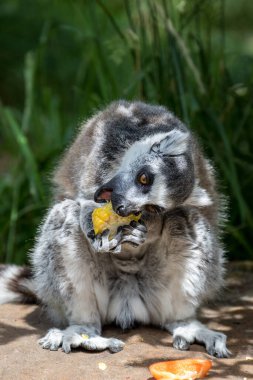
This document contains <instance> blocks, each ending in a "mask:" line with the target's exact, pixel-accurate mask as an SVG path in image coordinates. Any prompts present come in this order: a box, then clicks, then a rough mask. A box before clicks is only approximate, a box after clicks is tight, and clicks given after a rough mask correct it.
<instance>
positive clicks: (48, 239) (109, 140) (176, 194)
mask: <svg viewBox="0 0 253 380" xmlns="http://www.w3.org/2000/svg"><path fill="white" fill-rule="evenodd" d="M143 168H145V170H148V171H149V172H150V175H152V181H153V182H152V184H151V185H150V186H149V187H142V186H140V185H139V184H138V182H136V178H137V177H136V176H137V175H138V173H139V171H140V170H142V169H143ZM54 184H55V203H54V205H53V206H52V207H51V209H50V210H49V212H48V215H47V217H46V218H45V221H44V224H43V225H42V227H41V230H40V233H39V236H38V239H37V244H36V246H35V248H34V251H33V253H32V256H31V260H32V266H33V273H34V281H35V284H36V285H35V291H36V295H37V297H38V298H39V299H40V300H41V302H42V303H43V304H44V305H46V308H47V310H48V312H49V315H50V316H51V318H52V320H53V321H54V323H55V324H58V325H62V326H63V327H65V330H56V329H54V330H50V332H49V333H48V334H47V335H46V336H45V337H44V338H43V339H42V340H41V341H40V343H41V345H42V347H43V348H48V349H53V350H54V349H57V348H58V347H60V346H61V347H62V348H63V350H64V351H65V352H69V351H70V350H71V347H78V346H82V347H84V348H86V349H94V350H96V349H97V350H100V349H105V348H109V349H111V351H118V350H119V349H122V347H123V344H122V342H119V341H116V340H113V339H112V340H110V339H109V340H108V339H107V340H106V339H104V338H101V337H100V338H98V336H99V335H100V334H101V330H102V326H103V325H105V324H107V323H111V322H115V323H116V324H117V325H119V326H121V327H122V328H129V327H131V326H133V325H134V323H135V322H140V323H143V324H152V325H155V326H159V327H162V328H164V329H167V330H168V331H170V332H171V333H172V334H173V339H174V347H176V348H178V349H188V348H189V345H190V344H192V343H193V342H194V341H198V342H200V343H201V344H204V345H205V346H206V349H207V351H208V352H209V353H210V354H212V355H215V356H218V357H225V356H228V350H227V349H226V339H225V336H224V335H223V334H220V333H216V332H213V331H211V330H208V329H207V328H206V327H204V326H203V325H201V324H200V323H199V322H197V321H196V320H195V315H196V312H197V310H198V308H199V307H200V306H201V304H202V303H203V302H205V301H207V300H208V299H211V298H213V296H214V295H215V294H216V292H217V291H218V290H219V289H220V287H221V286H222V284H223V272H224V270H223V262H224V259H223V250H222V247H221V244H220V242H219V214H220V209H221V204H220V201H219V199H220V197H219V195H218V194H217V191H216V185H215V179H214V174H213V169H212V166H211V165H210V163H209V162H208V161H207V160H206V159H205V158H204V157H203V154H202V152H201V149H200V148H199V145H198V142H197V141H196V139H195V137H194V136H193V135H192V134H191V132H190V131H188V129H187V128H186V126H185V125H183V124H182V123H181V122H180V121H179V120H178V119H177V118H176V117H175V116H174V115H173V114H172V113H170V112H169V111H167V110H166V108H164V107H158V106H150V105H147V104H144V103H141V102H132V103H131V102H125V101H119V102H115V103H113V104H111V105H110V106H109V107H108V108H107V109H106V110H105V111H103V112H99V113H98V114H97V115H95V116H94V117H93V118H92V119H90V120H88V121H87V122H86V123H85V124H84V125H83V126H82V127H81V129H80V133H79V135H78V136H77V138H76V140H75V141H74V143H73V144H72V146H71V147H70V148H69V150H68V151H67V152H66V153H65V155H64V156H63V159H62V160H61V163H60V165H59V166H58V168H57V170H56V172H55V176H54ZM108 186H109V187H110V189H111V190H110V191H111V199H112V203H113V207H114V209H115V211H117V212H119V213H120V212H121V211H122V210H123V209H120V208H119V206H122V205H123V206H124V207H125V208H124V212H125V213H126V214H128V213H130V212H131V211H142V220H141V221H140V223H136V224H132V225H131V226H128V227H123V228H122V229H121V230H119V231H118V233H117V235H116V237H115V238H114V239H113V240H112V241H110V240H109V239H108V232H107V231H106V232H105V233H103V234H102V235H100V236H97V237H94V234H93V233H92V223H91V212H92V210H93V209H94V208H95V207H100V204H99V203H95V202H94V194H95V193H96V194H98V193H97V191H98V189H99V194H103V191H104V189H105V188H106V187H108ZM109 194H110V192H109ZM147 206H150V207H151V206H152V207H153V206H156V207H158V206H159V207H158V208H157V209H156V208H155V209H154V210H155V211H156V212H155V213H153V214H151V213H150V209H148V208H147ZM91 326H92V327H91ZM182 326H183V327H182ZM91 328H92V329H93V330H92V331H93V332H94V336H93V337H91V338H90V339H93V338H94V339H95V340H94V339H93V340H94V341H87V342H86V343H85V342H83V339H82V338H81V337H80V336H81V335H80V333H82V332H84V333H87V335H90V334H91V333H90V329H91Z"/></svg>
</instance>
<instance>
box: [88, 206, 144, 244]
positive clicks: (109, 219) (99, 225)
mask: <svg viewBox="0 0 253 380" xmlns="http://www.w3.org/2000/svg"><path fill="white" fill-rule="evenodd" d="M140 217H141V214H139V215H134V214H130V215H128V216H126V217H123V216H119V215H118V214H116V213H115V212H114V211H113V208H112V203H111V202H109V203H106V205H104V206H103V207H99V208H96V209H95V210H94V211H93V213H92V223H93V228H94V232H95V235H97V234H101V233H102V232H103V231H105V230H107V229H109V230H110V237H112V236H113V235H114V234H115V233H116V232H117V228H118V227H119V226H125V225H128V224H130V222H131V221H132V220H135V221H136V222H138V220H139V219H140Z"/></svg>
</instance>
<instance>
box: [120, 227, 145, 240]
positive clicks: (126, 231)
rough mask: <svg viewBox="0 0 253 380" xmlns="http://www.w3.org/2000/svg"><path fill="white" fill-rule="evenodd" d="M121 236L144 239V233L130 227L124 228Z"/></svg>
mask: <svg viewBox="0 0 253 380" xmlns="http://www.w3.org/2000/svg"><path fill="white" fill-rule="evenodd" d="M122 234H123V236H125V235H133V236H136V237H139V238H144V237H145V235H146V232H144V231H142V230H139V229H138V228H134V227H132V226H124V228H123V230H122Z"/></svg>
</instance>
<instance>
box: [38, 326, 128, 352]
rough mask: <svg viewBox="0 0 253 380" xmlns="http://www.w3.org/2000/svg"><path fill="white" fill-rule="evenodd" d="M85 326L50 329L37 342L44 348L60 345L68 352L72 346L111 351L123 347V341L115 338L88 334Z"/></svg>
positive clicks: (55, 347)
mask: <svg viewBox="0 0 253 380" xmlns="http://www.w3.org/2000/svg"><path fill="white" fill-rule="evenodd" d="M86 330H87V329H86V328H82V327H81V326H70V327H68V328H67V329H65V330H59V329H55V328H54V329H51V330H49V331H48V333H47V334H46V335H45V337H44V338H42V339H40V340H39V341H38V343H39V344H40V345H41V346H42V348H44V349H48V350H51V351H57V350H58V349H59V348H60V347H61V348H62V351H63V352H65V353H66V354H68V353H69V352H70V351H71V349H72V348H77V347H83V348H84V349H86V350H88V351H103V350H106V349H107V348H108V349H109V350H110V351H111V352H112V353H114V352H119V351H121V350H122V349H123V347H124V343H123V342H122V341H121V340H119V339H115V338H104V337H102V336H99V335H95V334H90V332H89V331H86Z"/></svg>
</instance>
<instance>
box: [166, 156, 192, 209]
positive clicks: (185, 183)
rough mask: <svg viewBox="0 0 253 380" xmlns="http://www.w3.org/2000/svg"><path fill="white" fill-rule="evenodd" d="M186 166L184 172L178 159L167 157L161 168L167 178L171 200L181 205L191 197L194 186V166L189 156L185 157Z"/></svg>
mask: <svg viewBox="0 0 253 380" xmlns="http://www.w3.org/2000/svg"><path fill="white" fill-rule="evenodd" d="M183 157H184V159H185V161H186V165H185V168H184V169H183V170H179V168H178V166H177V162H176V160H177V157H170V156H165V157H164V158H163V165H162V168H161V172H162V174H164V177H165V178H166V186H167V188H168V189H169V194H170V198H171V199H172V200H173V201H174V202H175V204H179V203H181V202H183V201H184V200H185V199H186V198H188V196H189V195H190V193H191V191H192V189H193V186H194V181H195V178H194V166H193V162H192V159H191V157H190V155H189V154H184V155H183Z"/></svg>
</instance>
